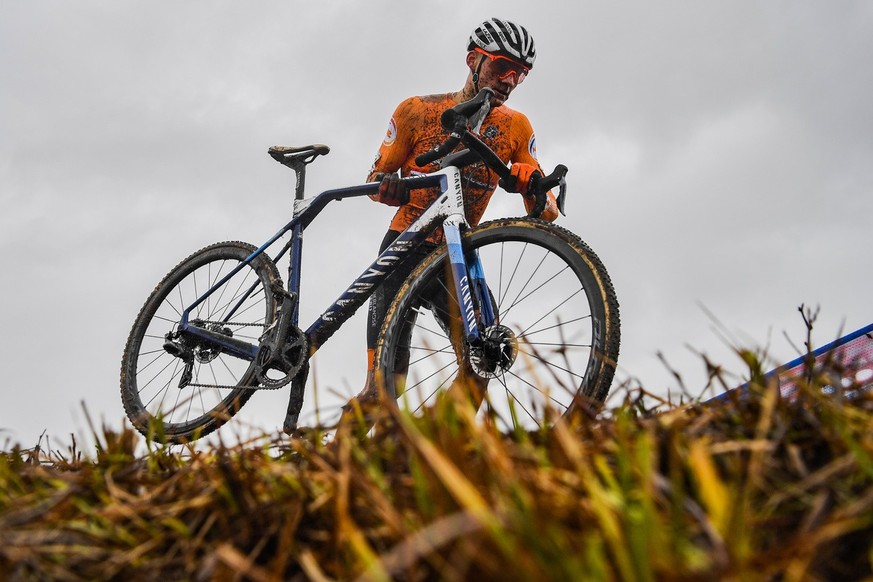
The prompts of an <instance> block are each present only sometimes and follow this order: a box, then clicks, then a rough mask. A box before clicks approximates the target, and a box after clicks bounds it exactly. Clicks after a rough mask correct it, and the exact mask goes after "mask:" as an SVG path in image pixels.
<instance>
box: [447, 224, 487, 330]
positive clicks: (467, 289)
mask: <svg viewBox="0 0 873 582" xmlns="http://www.w3.org/2000/svg"><path fill="white" fill-rule="evenodd" d="M443 232H444V233H445V236H446V245H447V247H448V253H449V262H450V263H451V266H452V275H453V278H454V280H455V295H456V296H457V298H458V306H459V307H460V310H461V319H462V320H463V321H464V332H465V335H466V338H467V341H469V342H472V341H474V340H478V339H479V327H478V325H477V324H476V308H475V305H474V303H473V289H472V286H471V284H470V277H469V274H468V272H467V261H466V259H465V258H464V249H463V247H462V246H461V230H460V222H459V221H457V220H453V219H452V218H449V219H447V220H446V221H445V222H444V223H443Z"/></svg>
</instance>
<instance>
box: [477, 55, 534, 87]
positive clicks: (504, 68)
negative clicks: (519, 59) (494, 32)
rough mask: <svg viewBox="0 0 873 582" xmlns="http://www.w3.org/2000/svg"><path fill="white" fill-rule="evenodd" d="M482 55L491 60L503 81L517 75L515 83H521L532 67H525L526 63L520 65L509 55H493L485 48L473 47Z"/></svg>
mask: <svg viewBox="0 0 873 582" xmlns="http://www.w3.org/2000/svg"><path fill="white" fill-rule="evenodd" d="M473 50H474V51H476V52H477V53H479V54H480V55H485V56H486V57H488V59H489V60H490V61H491V66H492V68H493V69H494V73H495V74H496V75H497V78H498V79H500V80H501V81H505V80H506V79H507V78H509V76H510V75H515V83H516V84H520V83H521V82H522V81H524V78H525V77H527V75H528V73H530V69H528V68H527V67H525V66H524V65H520V64H518V63H516V62H515V61H513V60H512V59H510V58H509V57H504V56H502V55H492V54H491V53H489V52H486V51H485V50H483V49H480V48H478V47H476V48H474V49H473Z"/></svg>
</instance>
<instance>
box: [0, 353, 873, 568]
mask: <svg viewBox="0 0 873 582" xmlns="http://www.w3.org/2000/svg"><path fill="white" fill-rule="evenodd" d="M743 356H744V357H745V358H746V361H747V363H748V364H749V366H750V370H751V372H752V373H751V377H752V382H751V383H750V385H749V390H748V392H747V396H745V397H739V396H737V397H735V398H730V399H727V400H725V401H723V402H720V403H718V404H703V403H699V402H697V403H694V402H692V403H690V404H684V405H682V406H673V407H666V406H659V410H658V413H654V412H653V411H652V410H648V409H647V408H646V406H645V405H644V400H645V399H643V398H642V397H641V394H640V392H638V391H631V390H628V389H626V388H625V389H624V390H625V398H624V401H623V402H622V403H620V404H619V405H618V406H616V407H615V408H613V409H612V410H605V411H601V413H600V414H599V415H596V416H594V415H590V414H586V416H585V417H584V418H570V419H562V418H557V419H556V420H555V422H554V423H553V425H552V426H550V427H549V428H547V429H544V430H539V431H536V432H523V431H513V432H510V433H508V434H506V433H502V432H501V431H500V430H498V428H497V423H496V422H492V421H491V420H490V419H489V418H488V417H487V415H486V416H485V417H484V418H483V417H482V416H481V415H480V416H478V417H477V415H476V414H475V411H474V410H472V409H471V407H470V405H469V403H468V401H467V400H466V399H464V398H461V397H457V398H444V399H442V400H440V401H439V402H438V403H437V404H436V405H435V406H434V407H432V408H429V409H426V410H424V411H422V412H420V413H418V414H415V415H413V414H411V413H409V412H406V411H404V410H401V409H399V408H396V407H393V406H383V407H382V408H381V412H379V413H378V418H377V428H376V429H374V430H372V431H370V432H367V431H366V430H361V427H359V426H354V421H350V423H349V424H343V425H341V426H339V427H337V428H336V430H335V432H334V434H333V436H332V438H330V439H326V438H325V436H324V433H323V432H322V431H321V430H311V431H306V432H304V433H302V434H301V436H300V437H299V438H296V439H293V440H292V439H288V438H284V437H282V438H279V437H276V438H270V437H264V438H263V439H260V440H257V441H249V442H245V443H238V444H234V445H229V444H223V443H219V444H218V445H215V446H212V447H211V448H208V449H204V450H201V449H198V448H196V447H195V446H194V445H187V446H184V447H180V446H175V447H170V446H159V445H150V446H149V447H148V448H147V450H145V452H138V451H140V450H141V449H142V441H141V440H140V439H139V437H138V436H136V433H134V432H133V431H132V430H123V431H121V432H113V431H111V430H108V429H105V428H104V429H103V430H102V431H94V432H95V436H97V437H98V438H97V445H96V447H95V450H94V452H93V455H85V454H83V453H82V451H79V450H78V449H77V448H76V445H75V442H74V444H73V446H71V447H70V449H69V450H68V451H67V452H66V453H65V454H61V453H57V452H53V453H52V452H48V451H46V450H45V449H42V448H40V447H35V448H34V449H30V450H24V449H21V448H20V447H13V448H11V450H9V451H7V452H4V453H2V454H0V572H3V573H4V575H5V577H6V578H8V579H11V580H42V579H45V580H48V579H51V580H92V579H110V578H112V579H116V578H118V579H129V580H140V579H156V578H158V577H163V578H165V579H189V580H201V579H219V580H223V579H228V580H230V579H248V580H294V579H299V580H304V579H313V580H339V579H342V580H346V579H367V580H392V579H398V578H399V579H411V580H413V579H431V578H437V579H446V580H468V579H500V580H533V579H554V580H579V579H586V580H588V579H593V580H616V579H623V580H664V579H667V580H673V579H676V580H679V579H681V580H688V579H697V580H711V579H722V578H731V579H737V580H772V579H780V580H834V579H840V580H850V579H862V578H864V577H869V576H871V575H873V570H871V560H873V554H871V541H873V399H871V397H870V393H869V392H868V393H865V394H862V395H861V396H860V397H856V398H853V399H850V400H849V399H844V398H841V397H840V395H839V394H826V391H825V390H823V388H824V387H825V386H826V385H827V382H829V380H828V378H830V377H831V376H830V375H829V373H828V372H829V371H828V370H818V371H816V373H815V374H808V375H807V376H808V379H807V380H806V381H804V382H801V384H800V385H799V386H798V390H799V397H798V398H796V399H793V400H790V401H788V400H783V399H782V398H781V397H780V395H779V391H778V387H777V386H776V385H775V384H774V383H773V382H772V381H769V380H768V379H767V378H766V377H765V376H764V375H763V374H760V373H757V372H756V371H760V363H759V359H758V358H757V357H756V356H755V355H754V354H752V353H750V352H745V353H743ZM710 369H713V370H715V369H716V367H712V366H711V367H710ZM830 372H834V370H831V371H830ZM840 372H844V370H840ZM582 408H585V407H582ZM586 412H588V411H587V410H586ZM362 435H364V436H362Z"/></svg>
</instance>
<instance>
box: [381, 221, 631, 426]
mask: <svg viewBox="0 0 873 582" xmlns="http://www.w3.org/2000/svg"><path fill="white" fill-rule="evenodd" d="M463 245H464V252H465V254H467V255H468V256H471V255H472V253H473V252H474V251H476V252H478V254H479V256H480V259H481V264H482V266H483V269H484V274H485V280H486V281H487V284H488V286H489V293H488V294H487V295H490V302H491V304H492V306H493V310H494V312H495V314H496V321H495V322H494V323H493V324H492V325H490V326H488V327H487V328H485V329H482V330H481V332H482V335H483V337H484V341H483V342H481V343H480V344H479V345H471V344H469V343H468V342H467V341H465V340H463V339H461V338H460V334H459V333H458V330H460V329H462V326H461V325H460V322H459V319H458V317H459V316H458V314H459V312H460V310H459V309H458V307H457V301H456V300H455V293H454V286H453V285H454V284H453V283H451V282H449V283H448V284H447V283H446V281H450V280H449V279H448V276H447V275H446V264H447V261H446V254H447V253H446V250H445V249H440V250H439V251H436V252H434V253H433V254H432V255H430V256H428V257H427V258H426V259H425V260H424V261H423V262H422V263H421V264H420V265H419V266H418V267H417V268H416V270H415V271H414V272H413V273H412V274H411V275H410V277H409V279H408V280H407V281H406V282H405V283H404V285H403V286H402V287H401V289H400V291H399V292H398V294H397V297H396V299H395V300H394V303H393V304H392V305H391V307H390V308H389V310H388V313H387V315H386V318H385V322H384V325H383V328H382V332H381V336H380V339H379V342H378V345H377V349H376V363H377V372H378V376H377V377H378V378H379V380H380V382H381V383H382V386H383V387H384V389H385V391H386V392H387V393H388V394H392V395H395V396H397V397H398V398H402V399H403V400H405V401H406V404H407V405H408V406H410V407H412V408H417V407H420V406H421V405H423V404H425V403H428V402H432V401H433V399H434V398H435V397H436V396H437V394H439V393H440V392H441V391H443V390H445V389H447V388H449V387H458V386H459V385H466V386H467V388H468V389H470V388H471V387H472V389H473V391H474V392H475V393H476V394H477V395H478V398H479V399H480V400H479V401H478V402H477V404H479V402H481V401H482V400H484V401H485V402H486V407H485V410H486V411H488V412H490V413H491V414H493V416H494V417H495V418H496V419H498V421H499V422H500V423H501V425H503V426H504V427H522V428H525V429H534V428H536V427H539V426H542V425H543V423H544V422H545V420H546V419H547V418H548V414H549V413H548V412H547V411H554V412H557V413H558V414H561V415H567V414H569V413H571V412H572V411H573V410H574V409H576V408H577V407H578V406H579V405H580V404H581V403H590V402H592V401H595V402H597V401H603V400H604V399H605V398H606V395H607V393H608V391H609V388H610V385H611V383H612V379H613V375H614V373H615V366H616V360H617V358H618V351H619V312H618V301H617V299H616V296H615V291H614V290H613V287H612V283H611V282H610V279H609V276H608V275H607V273H606V269H605V268H604V266H603V263H601V261H600V259H599V258H598V257H597V256H596V255H595V254H594V252H593V251H592V250H591V249H590V248H589V247H588V246H587V245H586V244H585V243H584V242H582V240H580V239H579V237H577V236H576V235H575V234H573V233H571V232H569V231H567V230H565V229H563V228H561V227H558V226H555V225H553V224H549V223H546V222H543V221H539V220H532V219H522V218H514V219H503V220H496V221H493V222H489V223H486V224H483V225H481V226H479V227H477V228H473V229H470V230H468V231H466V232H465V233H464V235H463ZM483 295H486V294H484V293H483ZM480 311H481V306H480Z"/></svg>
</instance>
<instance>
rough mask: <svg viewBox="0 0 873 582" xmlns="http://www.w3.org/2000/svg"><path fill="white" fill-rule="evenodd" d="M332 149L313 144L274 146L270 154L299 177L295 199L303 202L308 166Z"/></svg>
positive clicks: (295, 188) (295, 189)
mask: <svg viewBox="0 0 873 582" xmlns="http://www.w3.org/2000/svg"><path fill="white" fill-rule="evenodd" d="M329 151H330V148H329V147H327V146H326V145H323V144H313V145H308V146H303V147H289V146H273V147H271V148H270V149H269V150H268V152H269V154H270V156H272V157H273V159H274V160H276V161H277V162H279V163H280V164H282V165H283V166H288V167H289V168H291V169H292V170H294V173H295V174H296V175H297V184H296V186H295V187H294V199H295V200H303V194H304V190H305V187H306V165H307V164H310V163H312V162H313V160H315V158H317V157H318V156H321V155H325V154H327V153H328V152H329Z"/></svg>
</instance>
